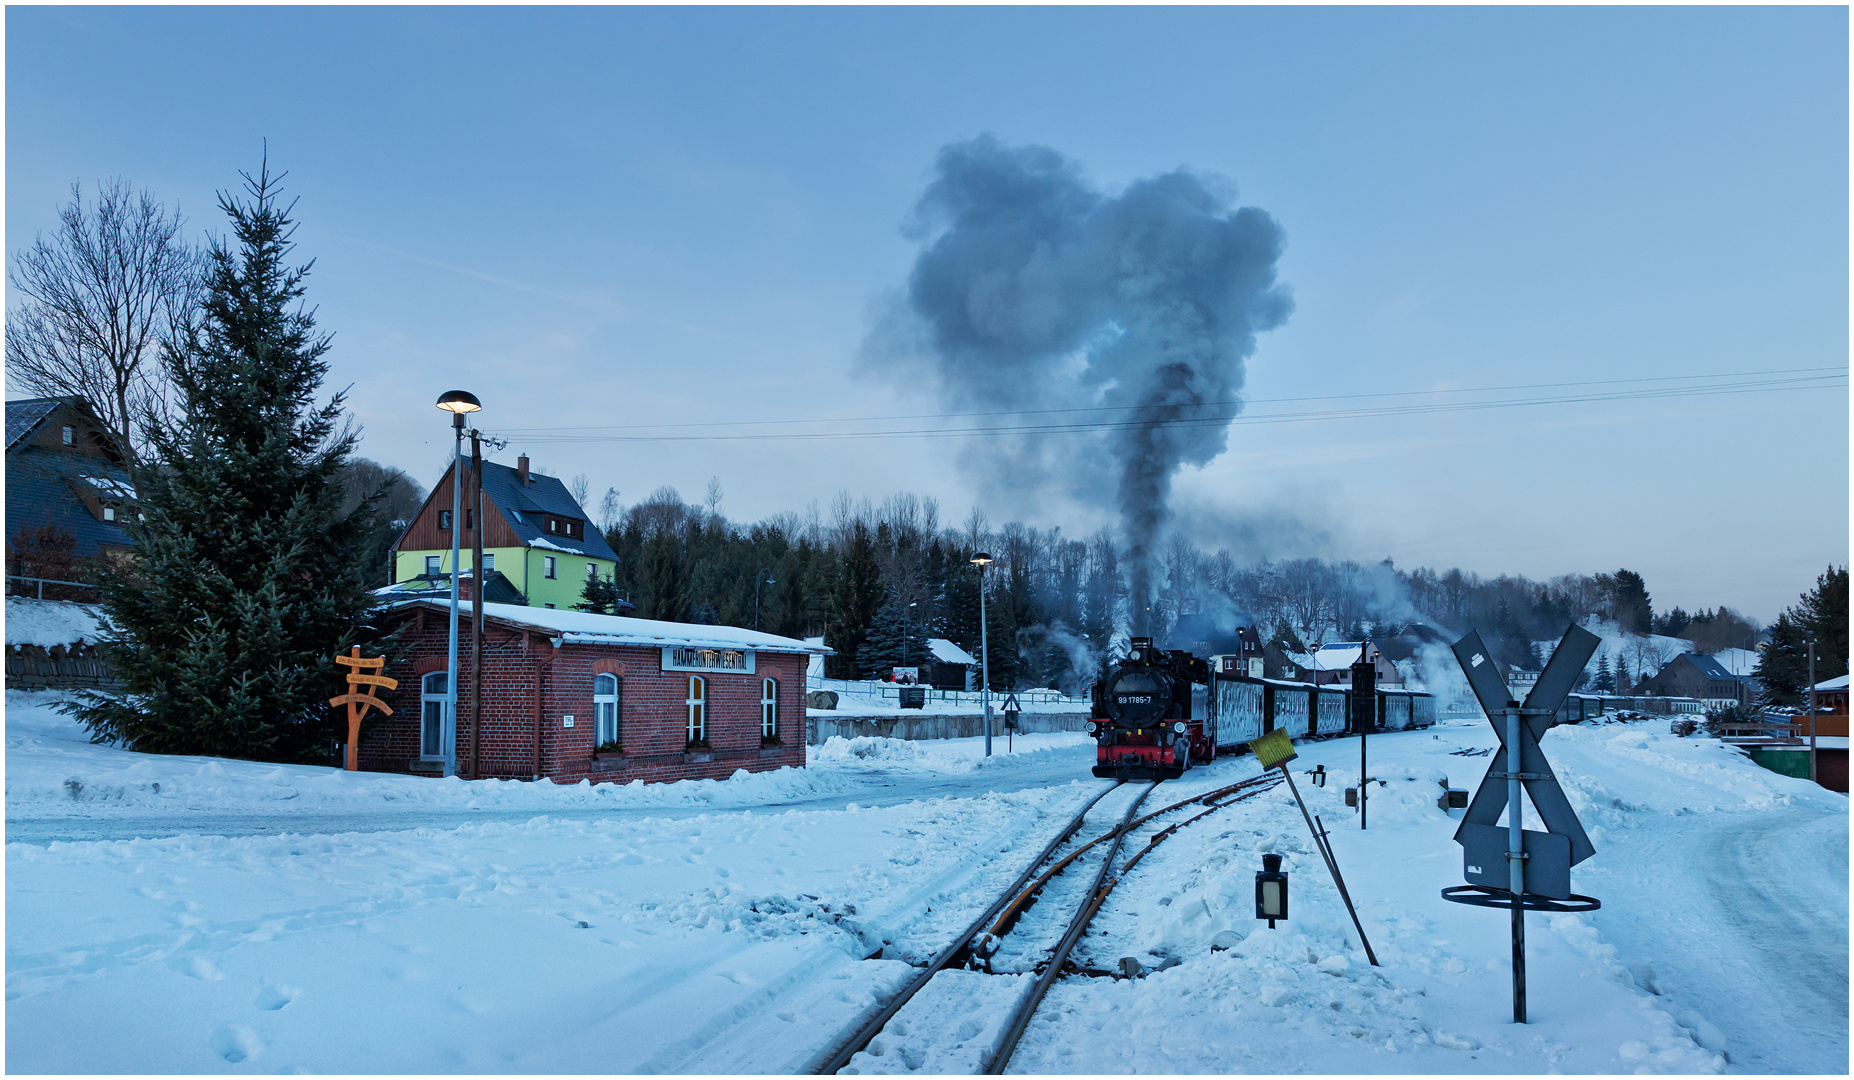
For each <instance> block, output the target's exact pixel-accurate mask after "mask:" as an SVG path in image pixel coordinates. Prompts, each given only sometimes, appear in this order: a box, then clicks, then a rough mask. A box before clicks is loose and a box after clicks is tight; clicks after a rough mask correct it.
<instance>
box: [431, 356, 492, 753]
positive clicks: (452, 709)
mask: <svg viewBox="0 0 1854 1080" xmlns="http://www.w3.org/2000/svg"><path fill="white" fill-rule="evenodd" d="M438 408H440V409H443V410H444V411H445V412H447V413H450V414H451V430H452V431H453V432H454V433H455V437H454V438H453V440H452V443H453V445H452V448H451V639H450V648H449V650H448V651H447V652H446V653H445V663H446V665H447V667H446V668H445V675H444V725H443V729H442V731H441V732H440V734H439V738H440V739H441V740H442V741H443V744H444V745H443V748H442V749H443V752H444V775H446V776H454V775H456V773H457V606H458V605H457V599H458V597H457V585H458V572H457V557H458V555H459V554H460V552H461V550H462V546H463V537H462V535H461V534H460V533H459V532H458V530H459V529H460V528H462V525H463V520H462V519H463V435H464V414H465V413H473V412H478V411H481V409H482V408H483V403H482V402H480V401H478V400H476V395H475V394H472V393H470V392H469V391H468V390H447V391H445V393H444V395H443V396H442V397H440V398H438ZM477 588H478V590H481V589H482V585H481V584H480V583H479V584H478V585H477Z"/></svg>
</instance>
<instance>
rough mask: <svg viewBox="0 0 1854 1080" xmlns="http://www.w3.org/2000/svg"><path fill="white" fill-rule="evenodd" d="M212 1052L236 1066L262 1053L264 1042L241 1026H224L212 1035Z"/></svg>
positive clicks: (254, 1033)
mask: <svg viewBox="0 0 1854 1080" xmlns="http://www.w3.org/2000/svg"><path fill="white" fill-rule="evenodd" d="M211 1046H212V1052H213V1053H215V1054H218V1055H219V1056H220V1057H222V1058H224V1059H225V1060H227V1061H229V1062H231V1063H232V1064H234V1065H236V1064H238V1063H239V1062H241V1061H249V1060H251V1059H252V1058H254V1057H257V1056H258V1055H259V1054H261V1053H263V1052H264V1040H263V1039H260V1038H258V1033H257V1032H255V1031H253V1030H251V1029H250V1028H248V1027H246V1026H244V1025H243V1024H226V1025H225V1026H223V1027H221V1028H219V1029H218V1030H217V1031H215V1032H213V1033H212V1039H211Z"/></svg>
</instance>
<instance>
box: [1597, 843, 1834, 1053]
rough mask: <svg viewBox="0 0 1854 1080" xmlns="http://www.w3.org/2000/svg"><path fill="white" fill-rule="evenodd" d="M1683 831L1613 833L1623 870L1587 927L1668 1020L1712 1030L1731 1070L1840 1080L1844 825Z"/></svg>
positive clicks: (1616, 876) (1616, 877) (1615, 852)
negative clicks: (1690, 1015)
mask: <svg viewBox="0 0 1854 1080" xmlns="http://www.w3.org/2000/svg"><path fill="white" fill-rule="evenodd" d="M1685 820H1687V821H1690V822H1692V824H1693V827H1692V828H1691V829H1687V830H1680V829H1668V828H1662V829H1655V830H1652V831H1646V830H1644V831H1643V832H1641V833H1635V834H1631V835H1627V836H1618V835H1616V834H1613V833H1612V837H1611V843H1612V844H1615V848H1614V851H1613V854H1615V855H1618V856H1623V858H1621V859H1620V860H1618V861H1617V864H1618V865H1627V866H1628V867H1629V868H1630V869H1629V872H1628V875H1627V877H1626V878H1624V877H1623V876H1622V875H1619V874H1618V875H1614V877H1613V879H1612V882H1611V883H1610V885H1609V891H1610V892H1611V893H1612V895H1607V896H1604V897H1603V898H1602V899H1603V901H1604V906H1603V909H1602V910H1601V911H1600V912H1597V913H1596V914H1595V915H1593V916H1592V920H1593V922H1594V923H1595V924H1596V925H1597V927H1598V928H1599V929H1600V930H1601V932H1602V933H1603V935H1604V937H1605V938H1606V939H1608V940H1609V941H1610V942H1612V943H1613V944H1614V945H1615V946H1616V948H1617V951H1618V959H1619V960H1620V961H1621V962H1622V963H1624V964H1626V965H1628V966H1629V967H1630V968H1631V969H1632V970H1634V971H1635V974H1636V981H1637V982H1639V983H1643V984H1644V985H1646V986H1648V988H1649V989H1651V990H1654V991H1655V992H1657V993H1659V994H1660V995H1662V996H1663V997H1665V998H1667V999H1668V1001H1669V1002H1670V1004H1672V1005H1673V1006H1674V1007H1675V1012H1676V1016H1677V1017H1678V1016H1679V1015H1680V1014H1682V1013H1684V1012H1685V1011H1686V1010H1692V1011H1694V1012H1697V1013H1698V1014H1699V1015H1700V1016H1703V1017H1704V1018H1706V1019H1707V1020H1709V1021H1710V1022H1711V1023H1712V1024H1713V1025H1714V1026H1716V1027H1717V1028H1718V1029H1719V1031H1720V1032H1721V1033H1723V1035H1724V1036H1725V1040H1724V1047H1723V1049H1724V1051H1725V1054H1726V1057H1727V1060H1728V1062H1729V1068H1730V1071H1732V1072H1743V1073H1826V1074H1831V1075H1844V1074H1846V1073H1847V1072H1848V1065H1849V1061H1848V817H1847V815H1846V814H1845V813H1839V814H1836V813H1829V814H1823V813H1819V812H1803V811H1783V812H1772V813H1760V814H1717V815H1705V816H1700V817H1694V818H1689V819H1685ZM1618 840H1620V841H1621V843H1616V841H1618ZM1624 849H1626V855H1625V854H1624ZM1618 890H1619V891H1620V895H1616V894H1615V893H1616V892H1617V891H1618ZM1747 987H1755V988H1756V989H1757V992H1755V993H1747V992H1746V988H1747ZM1684 1022H1685V1021H1683V1023H1684Z"/></svg>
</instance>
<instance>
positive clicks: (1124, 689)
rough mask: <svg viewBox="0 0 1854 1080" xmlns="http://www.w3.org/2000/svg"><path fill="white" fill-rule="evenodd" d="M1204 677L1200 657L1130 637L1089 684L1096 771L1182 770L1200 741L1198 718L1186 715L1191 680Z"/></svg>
mask: <svg viewBox="0 0 1854 1080" xmlns="http://www.w3.org/2000/svg"><path fill="white" fill-rule="evenodd" d="M1208 680H1209V674H1208V668H1206V666H1205V664H1204V661H1202V660H1200V659H1198V658H1197V657H1195V656H1192V655H1191V654H1190V653H1188V652H1166V651H1164V650H1161V649H1156V648H1154V647H1153V644H1152V639H1151V638H1144V637H1138V638H1134V639H1133V643H1132V647H1131V648H1130V649H1129V650H1128V652H1127V657H1126V659H1124V660H1122V661H1120V662H1119V663H1117V664H1115V665H1114V666H1113V667H1112V668H1110V669H1109V670H1108V671H1107V673H1106V675H1105V676H1103V677H1102V679H1101V681H1100V682H1097V683H1095V684H1094V714H1093V717H1092V718H1091V720H1092V722H1091V723H1090V724H1089V730H1090V732H1092V733H1093V734H1094V736H1095V742H1096V748H1095V764H1094V774H1095V775H1096V776H1105V777H1116V778H1120V779H1141V778H1150V779H1164V778H1168V777H1174V776H1179V775H1182V774H1183V773H1184V771H1185V769H1187V768H1189V767H1190V765H1191V762H1192V760H1193V757H1194V756H1195V757H1196V759H1197V760H1200V761H1201V760H1207V759H1208V754H1206V753H1204V752H1203V750H1202V748H1201V747H1198V748H1197V752H1196V754H1195V755H1194V753H1193V747H1194V744H1196V743H1199V742H1201V741H1202V738H1203V718H1202V717H1193V716H1192V715H1191V712H1192V710H1191V685H1192V683H1194V682H1196V683H1202V682H1207V681H1208Z"/></svg>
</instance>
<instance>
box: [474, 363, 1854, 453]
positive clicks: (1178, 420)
mask: <svg viewBox="0 0 1854 1080" xmlns="http://www.w3.org/2000/svg"><path fill="white" fill-rule="evenodd" d="M1751 376H1787V377H1778V378H1749V377H1751ZM1730 378H1738V379H1740V380H1741V381H1736V382H1724V383H1718V382H1715V383H1710V384H1706V385H1699V386H1691V385H1685V386H1683V385H1671V386H1647V387H1636V388H1634V389H1625V390H1610V391H1601V392H1596V393H1587V394H1556V395H1540V396H1528V397H1519V398H1505V399H1499V400H1494V401H1438V402H1425V403H1420V404H1407V405H1382V406H1376V407H1367V408H1355V409H1325V410H1305V411H1298V412H1277V413H1260V414H1257V413H1247V414H1245V413H1243V412H1241V411H1232V409H1234V410H1241V409H1242V408H1243V407H1244V406H1245V405H1253V404H1288V403H1292V402H1296V401H1338V400H1359V399H1369V398H1395V397H1411V396H1423V395H1429V396H1433V395H1438V394H1474V393H1492V392H1498V391H1502V390H1514V389H1554V388H1567V387H1601V386H1618V385H1624V384H1630V383H1643V382H1663V383H1681V382H1692V381H1693V380H1697V379H1714V380H1716V379H1730ZM1846 380H1847V369H1846V368H1782V369H1773V370H1769V371H1753V372H1732V373H1714V374H1708V375H1684V376H1663V377H1658V378H1637V379H1605V380H1590V381H1583V382H1567V383H1533V384H1520V385H1515V386H1505V387H1479V388H1471V389H1460V390H1413V391H1395V392H1387V393H1378V394H1348V395H1327V396H1321V397H1299V398H1266V399H1254V400H1252V401H1249V402H1244V401H1241V400H1232V401H1210V402H1201V403H1197V404H1194V405H1187V406H1154V405H1149V404H1139V405H1119V406H1093V407H1080V408H1063V409H1026V410H1003V411H996V412H983V413H930V414H918V415H904V416H889V417H860V418H839V419H834V420H832V419H813V420H802V419H801V420H777V421H745V422H741V423H727V422H724V421H722V422H704V423H699V424H653V425H634V426H608V427H565V428H508V429H503V430H502V431H501V432H500V434H501V435H503V436H505V437H513V438H519V439H520V440H521V441H523V442H526V443H579V442H719V441H727V442H743V441H745V442H788V441H824V440H838V439H881V438H971V437H983V436H999V435H1063V434H1076V433H1086V432H1099V431H1116V430H1126V429H1137V428H1153V427H1203V426H1211V425H1215V426H1225V425H1230V426H1234V425H1261V424H1283V423H1310V422H1320V421H1330V420H1355V419H1369V418H1376V417H1394V416H1413V415H1426V414H1442V413H1452V412H1478V411H1483V410H1487V409H1509V408H1520V407H1526V406H1535V405H1562V404H1591V403H1599V402H1606V401H1646V400H1656V399H1662V398H1681V397H1710V396H1716V395H1719V394H1746V393H1771V392H1778V391H1786V390H1790V391H1793V390H1809V389H1828V388H1832V387H1834V386H1836V385H1843V386H1845V385H1846ZM1158 408H1163V409H1166V410H1168V411H1175V410H1178V409H1185V410H1188V411H1189V415H1184V416H1168V417H1164V418H1153V419H1137V418H1135V419H1122V420H1073V421H1058V422H1052V423H1040V424H1039V423H1029V424H991V425H972V426H963V427H914V428H876V429H865V430H850V431H808V432H743V431H740V430H738V429H740V428H744V427H757V426H766V425H772V424H779V425H792V424H842V423H863V424H871V423H881V422H885V421H898V420H951V419H968V418H982V417H993V416H1010V417H1035V416H1061V415H1070V414H1076V413H1081V414H1091V415H1099V414H1102V413H1114V412H1121V413H1124V412H1138V411H1140V410H1153V409H1158ZM1205 410H1210V411H1209V412H1205ZM710 427H726V428H729V429H731V430H730V431H728V432H724V433H712V434H642V432H653V431H664V430H676V429H687V428H710ZM625 432H633V433H635V434H625Z"/></svg>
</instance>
